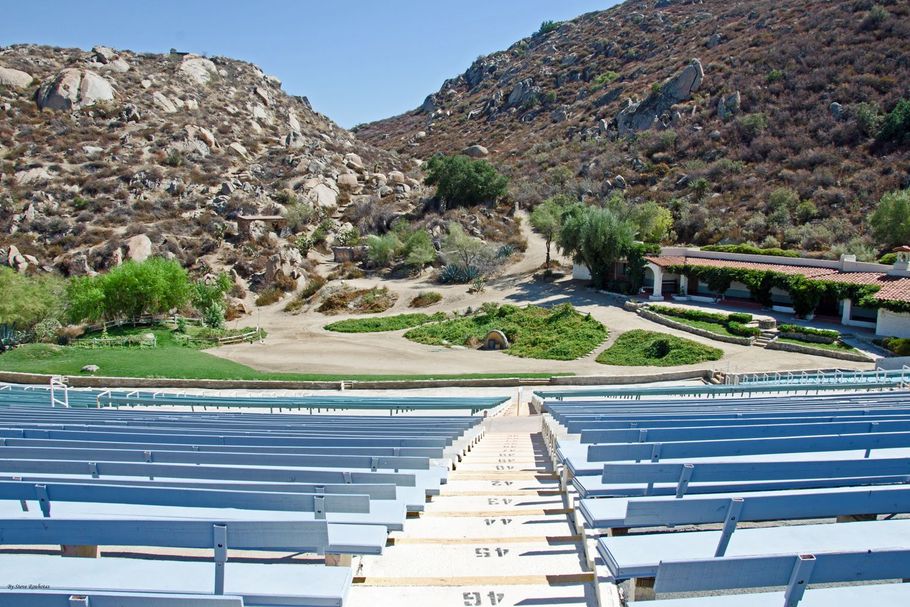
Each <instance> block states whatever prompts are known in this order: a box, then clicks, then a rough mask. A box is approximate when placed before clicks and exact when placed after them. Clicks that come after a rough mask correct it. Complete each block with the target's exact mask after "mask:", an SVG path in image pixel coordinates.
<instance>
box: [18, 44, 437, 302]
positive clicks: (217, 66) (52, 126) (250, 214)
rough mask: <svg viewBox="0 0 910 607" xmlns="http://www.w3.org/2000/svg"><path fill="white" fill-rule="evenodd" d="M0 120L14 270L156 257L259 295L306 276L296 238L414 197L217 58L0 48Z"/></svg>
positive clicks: (273, 91) (305, 110)
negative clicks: (213, 273) (222, 275)
mask: <svg viewBox="0 0 910 607" xmlns="http://www.w3.org/2000/svg"><path fill="white" fill-rule="evenodd" d="M0 116H2V120H0V263H3V264H8V265H12V266H13V267H16V268H18V269H19V270H20V271H31V270H33V269H35V268H38V269H42V268H43V269H45V270H48V271H50V270H52V269H53V268H57V269H59V270H61V271H63V272H64V273H66V274H87V273H92V272H95V271H100V270H103V269H105V268H109V267H111V266H113V265H116V264H119V263H120V262H121V261H122V260H123V259H127V258H133V259H143V258H145V257H148V256H149V255H164V256H167V257H172V258H177V259H179V260H180V261H182V262H183V263H184V264H185V265H186V266H187V267H190V268H192V269H193V270H195V271H196V273H200V274H201V273H206V272H208V271H210V270H221V269H229V270H233V271H234V272H233V274H234V276H235V279H236V280H237V282H238V284H239V285H241V286H253V287H254V288H260V287H266V286H268V285H269V284H270V283H271V282H272V281H273V280H275V278H276V275H279V274H280V275H281V276H280V278H282V279H285V278H288V277H290V278H297V277H298V276H300V275H303V274H305V272H306V265H307V264H306V261H305V259H303V258H302V257H301V254H300V251H299V250H298V248H297V247H295V246H294V242H295V241H296V239H297V238H298V237H299V235H306V234H307V233H311V232H313V231H315V230H317V229H320V230H321V236H320V237H321V238H325V239H326V240H328V241H329V242H331V239H332V238H333V236H334V235H337V234H341V233H344V232H345V231H346V229H349V228H350V227H351V226H350V224H347V225H346V224H345V221H346V220H345V211H346V210H347V209H352V208H364V207H370V206H381V207H382V208H383V209H385V210H386V212H388V213H390V214H394V213H398V212H406V211H408V210H409V209H411V208H412V207H413V206H414V203H415V202H416V201H417V200H418V199H419V194H420V193H421V189H422V187H421V186H420V184H419V182H418V181H417V180H416V179H415V177H416V178H419V175H418V174H417V172H416V171H417V168H416V167H417V165H416V164H415V163H414V162H413V161H411V160H409V159H405V158H402V157H400V156H399V155H398V154H396V153H394V152H388V151H385V150H380V149H377V148H375V147H373V146H371V145H369V144H366V143H363V142H361V141H358V140H357V139H355V137H354V136H353V135H352V134H351V133H349V132H348V131H346V130H344V129H342V128H340V127H338V126H337V125H335V124H334V123H333V122H332V121H331V120H329V119H328V118H326V117H325V116H322V115H320V114H319V113H317V112H315V111H313V110H312V108H311V107H310V104H309V102H308V101H307V99H306V98H305V97H292V96H289V95H287V94H286V93H285V92H284V91H282V89H281V82H280V81H279V80H278V79H276V78H274V77H272V76H268V75H266V74H264V73H263V72H262V71H261V70H260V69H259V68H258V67H256V66H255V65H252V64H249V63H244V62H241V61H235V60H230V59H225V58H221V57H213V58H204V57H198V56H193V55H187V54H182V53H176V52H174V53H171V54H169V55H154V54H138V53H131V52H128V51H116V50H113V49H109V48H105V47H96V48H94V49H93V50H92V51H90V52H86V51H82V50H79V49H60V48H50V47H43V46H31V45H28V46H13V47H8V48H0ZM255 217H266V218H273V219H268V220H266V221H259V220H252V219H248V218H255ZM320 224H321V225H320ZM283 286H285V288H290V287H289V286H288V284H287V280H284V285H283Z"/></svg>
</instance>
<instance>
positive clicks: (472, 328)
mask: <svg viewBox="0 0 910 607" xmlns="http://www.w3.org/2000/svg"><path fill="white" fill-rule="evenodd" d="M493 329H499V330H500V331H502V332H503V333H505V334H506V336H507V337H508V338H509V342H510V348H509V349H508V350H506V353H508V354H511V355H512V356H519V357H522V358H542V359H548V360H574V359H576V358H580V357H582V356H585V355H587V354H589V353H590V352H591V351H592V350H594V349H595V348H597V346H599V345H600V344H602V343H603V342H604V340H605V339H606V338H607V329H606V327H604V326H603V325H602V324H601V323H599V322H598V321H596V320H594V319H593V318H591V317H590V316H587V315H584V314H581V313H579V312H577V311H576V310H575V308H573V307H572V306H571V305H568V304H564V305H560V306H556V307H555V308H552V309H546V308H541V307H539V306H528V307H526V308H519V307H517V306H512V305H503V306H485V308H484V309H483V310H482V311H480V312H478V313H477V314H475V315H473V316H467V317H463V318H455V319H452V320H447V321H444V322H439V323H433V324H427V325H423V326H420V327H417V328H416V329H411V330H410V331H408V332H407V333H405V334H404V336H405V337H406V338H407V339H410V340H411V341H416V342H417V343H421V344H428V345H458V346H468V347H477V346H479V345H480V344H481V342H482V340H483V338H484V337H485V336H486V334H487V333H488V332H490V331H491V330H493Z"/></svg>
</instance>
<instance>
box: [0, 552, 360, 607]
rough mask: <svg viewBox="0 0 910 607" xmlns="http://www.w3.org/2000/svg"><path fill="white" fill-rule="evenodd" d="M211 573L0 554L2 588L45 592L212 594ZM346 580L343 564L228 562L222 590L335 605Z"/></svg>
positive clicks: (198, 567) (184, 564)
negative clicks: (40, 588) (34, 588)
mask: <svg viewBox="0 0 910 607" xmlns="http://www.w3.org/2000/svg"><path fill="white" fill-rule="evenodd" d="M213 571H214V565H213V564H212V563H205V562H192V561H164V560H147V559H127V558H113V557H111V558H107V557H102V558H100V559H73V558H63V557H59V556H55V555H24V554H16V555H0V586H2V587H3V588H6V587H7V585H8V584H20V585H22V584H25V585H35V586H44V587H47V588H48V589H50V590H53V589H55V588H57V589H66V590H85V591H89V592H90V591H92V590H114V591H120V592H131V593H132V592H147V593H152V592H164V593H175V594H212V592H213V585H212V576H213ZM351 579H352V574H351V570H350V568H348V567H327V566H324V565H312V564H306V565H286V564H275V563H269V564H260V563H236V562H231V561H228V562H227V563H226V564H225V588H224V592H225V594H226V595H232V596H239V597H242V598H243V600H244V605H245V607H250V606H258V605H263V606H264V605H287V606H291V605H293V606H295V607H297V606H301V607H302V606H307V607H309V606H313V607H317V606H318V607H325V606H340V605H342V603H343V601H344V599H345V597H346V596H347V592H348V588H349V587H350V584H351ZM2 596H3V595H0V604H2V601H3V599H2ZM29 604H30V605H31V603H29Z"/></svg>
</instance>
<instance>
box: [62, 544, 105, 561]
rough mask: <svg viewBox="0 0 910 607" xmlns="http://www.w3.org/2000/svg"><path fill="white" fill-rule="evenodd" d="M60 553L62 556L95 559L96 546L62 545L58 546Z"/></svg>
mask: <svg viewBox="0 0 910 607" xmlns="http://www.w3.org/2000/svg"><path fill="white" fill-rule="evenodd" d="M60 554H62V555H63V556H73V557H78V558H87V559H96V558H98V546H76V545H63V546H60Z"/></svg>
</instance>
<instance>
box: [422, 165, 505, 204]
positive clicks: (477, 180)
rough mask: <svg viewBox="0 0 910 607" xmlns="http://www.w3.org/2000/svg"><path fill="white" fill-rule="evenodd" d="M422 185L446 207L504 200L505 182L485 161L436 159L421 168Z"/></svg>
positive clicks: (502, 176) (503, 177)
mask: <svg viewBox="0 0 910 607" xmlns="http://www.w3.org/2000/svg"><path fill="white" fill-rule="evenodd" d="M424 169H425V171H426V173H427V177H426V179H424V183H426V184H427V185H435V186H436V196H438V197H439V198H440V199H441V200H442V201H443V202H444V203H445V204H446V206H471V205H475V204H481V203H486V202H495V201H496V200H498V199H500V198H502V197H503V196H505V194H506V191H507V186H508V184H509V180H508V178H507V177H506V176H504V175H501V174H499V172H498V171H497V170H496V169H495V168H493V165H491V164H490V163H489V162H487V161H486V160H472V159H470V158H468V157H467V156H463V155H457V156H443V155H436V156H433V157H432V158H430V160H429V161H428V162H427V163H426V165H425V166H424Z"/></svg>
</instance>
